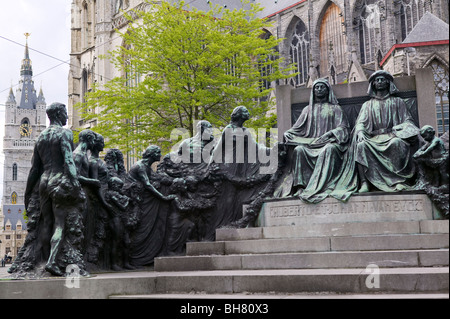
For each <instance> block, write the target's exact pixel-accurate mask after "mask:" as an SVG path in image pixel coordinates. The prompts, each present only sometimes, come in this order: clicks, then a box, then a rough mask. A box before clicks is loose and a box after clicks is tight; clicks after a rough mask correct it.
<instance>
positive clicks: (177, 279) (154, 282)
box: [0, 267, 449, 299]
mask: <svg viewBox="0 0 450 319" xmlns="http://www.w3.org/2000/svg"><path fill="white" fill-rule="evenodd" d="M69 284H70V285H68V280H67V279H66V278H55V279H52V278H49V279H46V280H2V281H0V288H1V289H0V299H29V298H34V299H52V298H65V299H66V298H67V299H71V298H82V299H107V298H108V297H109V296H113V295H153V294H160V295H161V294H171V293H181V294H299V293H333V294H374V295H375V294H383V293H388V294H424V293H434V294H437V293H439V294H444V293H445V294H448V292H449V267H405V268H403V267H402V268H380V269H379V271H378V272H375V271H374V270H370V271H368V272H367V271H366V269H356V268H355V269H341V268H337V269H276V270H225V271H191V272H189V271H184V272H156V271H144V272H123V273H104V274H95V275H93V276H92V277H91V278H81V279H80V280H79V282H78V285H77V287H73V284H74V283H73V282H72V281H71V280H69Z"/></svg>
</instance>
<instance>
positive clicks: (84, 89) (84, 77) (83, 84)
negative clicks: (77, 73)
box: [81, 69, 88, 103]
mask: <svg viewBox="0 0 450 319" xmlns="http://www.w3.org/2000/svg"><path fill="white" fill-rule="evenodd" d="M87 92H88V72H87V70H86V69H83V72H82V74H81V96H82V101H83V103H84V102H86V100H85V95H86V93H87Z"/></svg>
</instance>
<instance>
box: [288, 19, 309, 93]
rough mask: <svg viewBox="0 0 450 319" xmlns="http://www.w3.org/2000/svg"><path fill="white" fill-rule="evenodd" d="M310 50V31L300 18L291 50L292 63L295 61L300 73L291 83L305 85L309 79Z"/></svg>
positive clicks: (297, 70) (297, 71)
mask: <svg viewBox="0 0 450 319" xmlns="http://www.w3.org/2000/svg"><path fill="white" fill-rule="evenodd" d="M309 52H310V40H309V32H308V30H307V29H306V26H305V24H304V23H303V21H302V20H299V21H298V22H297V24H296V25H295V28H294V34H293V36H292V41H291V46H290V51H289V54H290V58H291V63H295V65H296V68H297V69H296V73H298V74H297V75H296V76H295V77H294V78H292V80H291V84H292V85H294V86H300V85H304V84H306V82H307V81H308V73H309Z"/></svg>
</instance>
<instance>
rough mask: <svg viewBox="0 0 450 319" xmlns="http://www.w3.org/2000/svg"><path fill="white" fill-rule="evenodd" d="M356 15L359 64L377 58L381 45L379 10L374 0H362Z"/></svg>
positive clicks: (373, 60)
mask: <svg viewBox="0 0 450 319" xmlns="http://www.w3.org/2000/svg"><path fill="white" fill-rule="evenodd" d="M360 8H361V11H360V13H359V15H358V19H357V21H358V22H357V24H358V39H359V53H360V57H361V64H367V63H371V62H375V61H377V60H378V53H379V50H380V48H379V46H380V45H381V42H382V41H381V11H380V8H379V6H378V4H377V2H376V0H363V3H362V4H361V6H360Z"/></svg>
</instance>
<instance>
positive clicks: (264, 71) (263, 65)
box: [259, 31, 278, 91]
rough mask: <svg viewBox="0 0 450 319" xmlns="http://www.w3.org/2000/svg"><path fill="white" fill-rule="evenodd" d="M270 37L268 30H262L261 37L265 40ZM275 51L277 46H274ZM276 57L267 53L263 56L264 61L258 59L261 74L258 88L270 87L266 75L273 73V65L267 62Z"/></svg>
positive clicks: (265, 88)
mask: <svg viewBox="0 0 450 319" xmlns="http://www.w3.org/2000/svg"><path fill="white" fill-rule="evenodd" d="M270 37H272V34H271V33H270V32H267V31H266V32H264V34H263V36H262V38H263V39H265V40H267V39H269V38H270ZM274 50H275V51H278V47H275V48H274ZM275 59H276V57H275V56H273V55H269V56H267V57H266V58H265V60H264V61H259V72H260V74H261V79H262V80H261V81H260V90H261V91H263V90H267V89H269V88H270V86H271V83H270V81H268V80H267V77H268V76H269V75H270V74H272V73H273V67H272V64H270V63H267V62H270V61H275Z"/></svg>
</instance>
